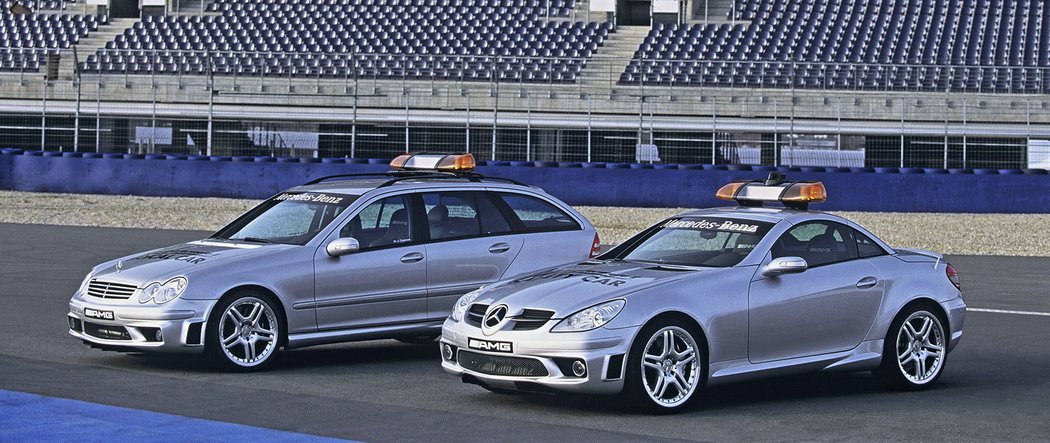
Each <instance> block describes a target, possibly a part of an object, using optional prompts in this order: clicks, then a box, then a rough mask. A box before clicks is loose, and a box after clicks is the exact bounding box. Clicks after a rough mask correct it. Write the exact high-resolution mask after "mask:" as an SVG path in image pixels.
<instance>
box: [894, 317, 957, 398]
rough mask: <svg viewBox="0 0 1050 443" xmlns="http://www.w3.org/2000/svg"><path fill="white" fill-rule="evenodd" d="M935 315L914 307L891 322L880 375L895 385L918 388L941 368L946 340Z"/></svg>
mask: <svg viewBox="0 0 1050 443" xmlns="http://www.w3.org/2000/svg"><path fill="white" fill-rule="evenodd" d="M945 335H946V333H945V331H944V326H943V324H942V323H941V320H940V318H938V317H937V315H935V314H933V313H932V312H930V311H928V310H926V309H922V308H919V309H914V310H912V311H910V312H909V313H907V314H906V315H902V316H901V317H899V318H898V319H897V321H895V322H894V324H893V327H891V328H890V332H889V334H888V335H887V337H886V347H885V351H884V352H885V354H884V355H883V365H882V368H881V371H882V375H883V377H885V378H886V379H887V381H888V382H890V383H891V384H894V385H896V386H899V387H903V388H909V389H921V388H924V387H926V386H928V385H930V384H932V383H933V382H934V381H936V380H937V378H938V377H939V376H940V375H941V372H942V371H943V369H944V361H945V357H946V356H947V352H948V351H947V340H946V339H945Z"/></svg>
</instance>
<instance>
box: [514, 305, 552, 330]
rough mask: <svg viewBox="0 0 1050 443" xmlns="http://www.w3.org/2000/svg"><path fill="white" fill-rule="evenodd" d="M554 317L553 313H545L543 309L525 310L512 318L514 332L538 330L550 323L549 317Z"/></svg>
mask: <svg viewBox="0 0 1050 443" xmlns="http://www.w3.org/2000/svg"><path fill="white" fill-rule="evenodd" d="M553 316H554V311H546V310H543V309H525V310H523V311H522V312H521V315H519V316H517V317H515V318H514V330H515V331H532V330H535V329H539V328H540V327H542V326H543V325H545V324H547V322H548V321H550V319H551V317H553Z"/></svg>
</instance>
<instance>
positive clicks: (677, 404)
mask: <svg viewBox="0 0 1050 443" xmlns="http://www.w3.org/2000/svg"><path fill="white" fill-rule="evenodd" d="M643 340H644V341H643ZM639 345H641V346H639ZM702 352H703V348H701V346H700V345H698V344H697V341H696V338H695V337H694V335H693V333H692V332H690V331H689V329H688V328H687V327H686V326H685V325H681V324H677V322H675V323H674V324H665V325H660V326H657V327H647V328H645V329H644V330H643V331H642V333H641V334H640V335H639V337H638V342H637V343H636V345H635V346H634V349H632V354H634V355H633V356H632V358H631V360H632V361H631V363H630V364H631V365H635V366H634V367H632V368H629V371H628V377H629V379H628V380H627V386H628V387H627V388H626V389H627V390H628V394H633V395H634V396H635V398H636V399H638V400H640V401H641V402H642V403H643V404H644V405H646V406H647V407H649V408H650V409H653V410H656V411H664V412H670V411H674V410H677V409H679V408H681V407H682V406H684V405H685V404H686V403H687V402H688V401H689V400H690V399H691V398H692V397H693V394H694V393H696V391H697V390H698V389H699V388H700V385H701V383H702V376H703V364H704V360H703V355H702ZM632 391H633V392H632Z"/></svg>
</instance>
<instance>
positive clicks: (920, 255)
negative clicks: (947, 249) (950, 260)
mask: <svg viewBox="0 0 1050 443" xmlns="http://www.w3.org/2000/svg"><path fill="white" fill-rule="evenodd" d="M895 250H896V251H897V253H896V254H894V256H896V257H897V258H899V259H901V260H903V261H906V262H908V263H928V262H931V261H932V262H933V267H934V268H936V267H937V266H939V265H940V264H941V262H944V263H947V261H946V260H945V259H944V255H942V254H938V253H936V252H932V251H927V250H924V249H914V248H895Z"/></svg>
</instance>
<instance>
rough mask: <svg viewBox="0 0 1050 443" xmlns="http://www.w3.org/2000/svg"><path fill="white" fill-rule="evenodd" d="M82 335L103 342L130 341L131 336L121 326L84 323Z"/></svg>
mask: <svg viewBox="0 0 1050 443" xmlns="http://www.w3.org/2000/svg"><path fill="white" fill-rule="evenodd" d="M84 333H85V334H87V335H90V336H92V337H95V338H101V339H104V340H131V334H128V330H127V329H126V328H124V327H123V326H109V325H97V324H94V323H89V322H84Z"/></svg>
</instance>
